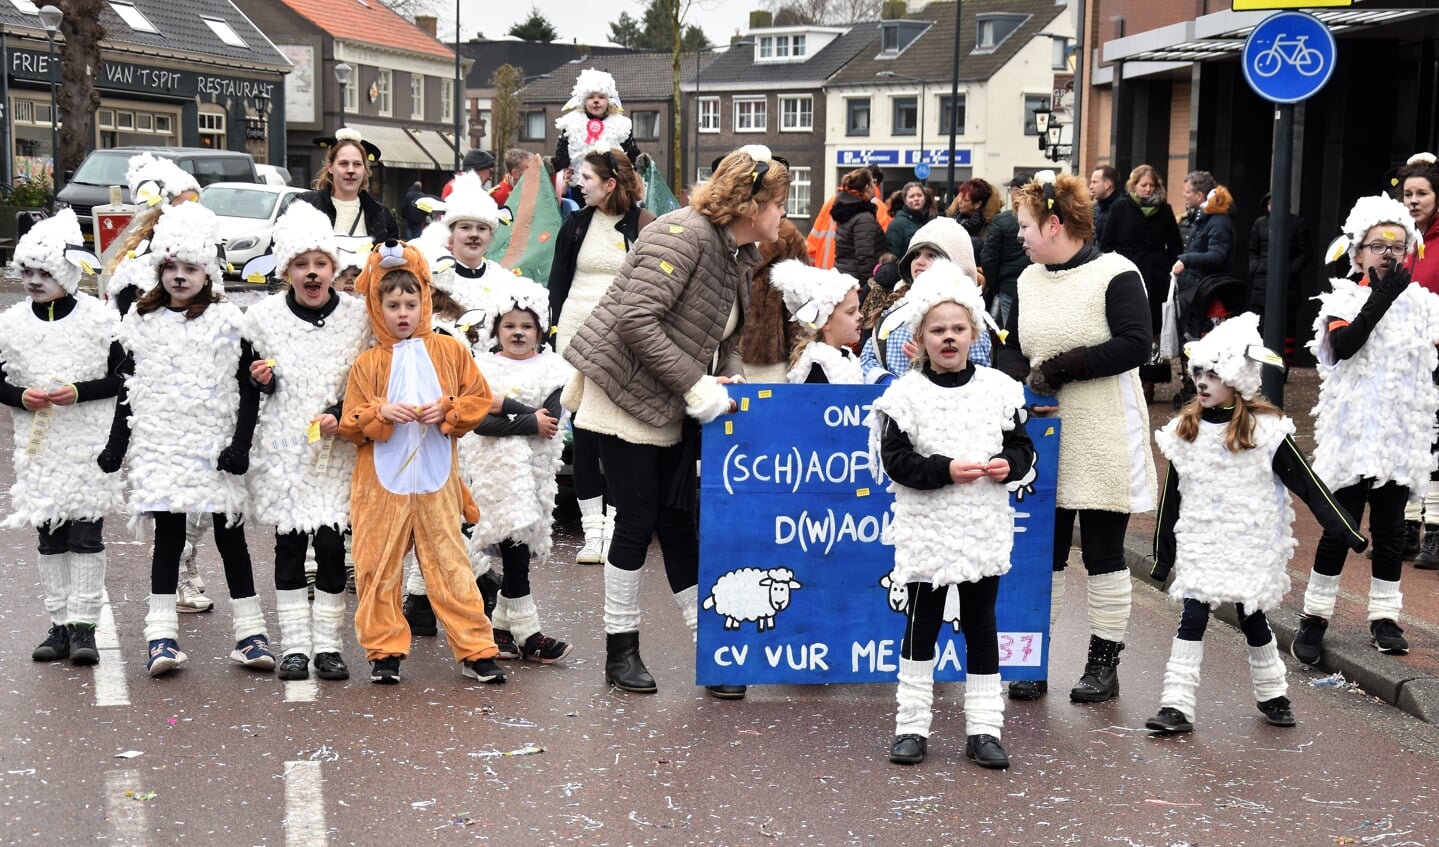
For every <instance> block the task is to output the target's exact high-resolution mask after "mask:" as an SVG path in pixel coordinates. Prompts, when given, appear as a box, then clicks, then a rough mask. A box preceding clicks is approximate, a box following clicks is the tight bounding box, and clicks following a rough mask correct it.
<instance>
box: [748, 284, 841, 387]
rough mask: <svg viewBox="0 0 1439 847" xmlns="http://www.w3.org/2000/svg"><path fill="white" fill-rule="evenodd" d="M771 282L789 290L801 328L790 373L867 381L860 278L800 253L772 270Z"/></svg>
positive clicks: (806, 379) (798, 378)
mask: <svg viewBox="0 0 1439 847" xmlns="http://www.w3.org/2000/svg"><path fill="white" fill-rule="evenodd" d="M769 284H770V285H772V286H774V287H775V288H777V289H779V291H780V293H782V294H783V295H784V304H785V308H787V309H789V312H790V314H791V315H793V316H794V317H793V320H794V321H795V322H796V323H797V324H799V327H800V331H799V334H798V336H796V338H795V340H794V351H793V352H792V353H791V354H790V369H789V372H788V373H787V374H785V377H786V379H788V380H789V382H790V383H791V384H804V383H834V384H848V385H858V384H861V383H863V382H864V374H863V372H862V371H861V370H860V367H859V357H858V356H856V355H855V354H854V350H853V349H852V347H853V345H855V344H858V343H859V283H857V282H855V279H854V277H852V276H850V275H849V274H845V273H840V272H839V271H837V270H835V269H834V268H829V269H824V268H812V267H810V266H809V265H807V264H805V263H804V262H802V261H800V260H798V259H790V260H788V261H785V262H780V263H779V264H777V265H775V266H774V268H772V269H771V270H770V274H769Z"/></svg>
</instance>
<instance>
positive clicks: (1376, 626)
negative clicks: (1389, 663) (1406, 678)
mask: <svg viewBox="0 0 1439 847" xmlns="http://www.w3.org/2000/svg"><path fill="white" fill-rule="evenodd" d="M1369 643H1371V644H1373V645H1374V649H1376V650H1378V651H1379V652H1380V653H1388V654H1389V655H1391V656H1403V655H1406V654H1407V653H1408V652H1409V642H1408V641H1406V640H1405V639H1404V630H1402V629H1400V628H1399V624H1397V623H1395V622H1394V621H1391V620H1389V619H1388V618H1383V619H1381V620H1377V621H1370V622H1369Z"/></svg>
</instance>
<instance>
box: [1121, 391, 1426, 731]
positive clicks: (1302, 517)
mask: <svg viewBox="0 0 1439 847" xmlns="http://www.w3.org/2000/svg"><path fill="white" fill-rule="evenodd" d="M1174 385H1175V386H1177V385H1178V383H1177V381H1176V383H1174ZM1318 393H1319V376H1318V373H1317V372H1316V371H1315V370H1314V369H1313V368H1297V369H1295V370H1293V371H1291V372H1290V375H1289V382H1288V384H1287V385H1286V386H1285V392H1284V401H1285V402H1284V407H1285V413H1286V414H1288V415H1289V417H1290V418H1291V419H1293V421H1294V425H1295V429H1296V432H1295V441H1296V442H1298V444H1299V449H1300V450H1302V451H1303V452H1304V453H1305V454H1306V455H1308V454H1310V453H1311V452H1312V451H1313V450H1314V420H1313V418H1312V417H1310V410H1311V409H1312V408H1313V407H1314V402H1315V400H1316V398H1317V397H1318ZM1169 398H1170V391H1167V390H1166V389H1165V388H1163V387H1160V388H1159V390H1158V391H1157V399H1156V402H1154V403H1152V404H1150V406H1149V416H1150V421H1149V422H1150V425H1151V428H1152V429H1158V428H1160V427H1162V426H1163V425H1164V424H1165V423H1166V422H1168V421H1169V419H1170V418H1171V417H1173V416H1174V408H1173V406H1172V404H1171V403H1170V399H1169ZM1151 444H1152V439H1151ZM1154 458H1155V466H1156V468H1157V470H1158V472H1159V474H1158V476H1159V480H1160V481H1161V484H1162V481H1163V479H1164V471H1165V467H1166V463H1165V461H1164V459H1163V457H1161V456H1160V455H1159V451H1158V450H1157V449H1156V450H1155V452H1154ZM1294 511H1295V520H1294V536H1295V538H1296V539H1298V541H1299V547H1298V549H1297V550H1296V551H1295V553H1294V558H1293V560H1291V561H1290V563H1289V575H1290V577H1291V578H1292V579H1293V587H1292V588H1291V589H1290V591H1289V594H1288V595H1287V596H1286V597H1285V599H1284V606H1283V608H1281V609H1277V610H1275V611H1274V612H1273V613H1272V614H1270V615H1269V623H1270V626H1271V627H1272V628H1273V629H1274V635H1275V637H1276V638H1278V640H1279V645H1280V649H1281V650H1282V651H1284V652H1286V653H1287V651H1288V649H1289V644H1290V642H1291V641H1293V640H1294V634H1295V632H1296V630H1297V629H1298V623H1299V614H1300V612H1301V611H1302V608H1303V605H1304V589H1305V586H1306V585H1307V584H1308V580H1309V571H1310V568H1311V567H1312V566H1313V563H1314V548H1315V545H1316V544H1317V543H1318V541H1319V537H1320V535H1321V534H1322V533H1321V531H1320V529H1319V525H1318V524H1317V523H1316V522H1315V520H1314V517H1313V516H1312V515H1311V514H1309V511H1308V510H1307V509H1305V508H1304V506H1303V504H1302V503H1298V502H1296V503H1295V509H1294ZM1363 527H1364V532H1365V534H1366V535H1367V534H1368V532H1369V519H1368V515H1367V514H1366V515H1365V517H1364V518H1363ZM1153 541H1154V515H1153V514H1152V513H1149V514H1143V515H1135V516H1134V517H1133V518H1131V519H1130V522H1129V538H1128V539H1127V540H1126V541H1125V556H1126V558H1127V559H1128V561H1129V569H1130V571H1131V572H1132V573H1133V574H1134V575H1135V577H1137V578H1138V580H1139V581H1140V582H1142V583H1144V584H1146V585H1149V586H1155V583H1154V582H1153V580H1151V579H1150V578H1149V567H1150V556H1151V551H1152V549H1153ZM1370 573H1371V571H1370V564H1369V560H1368V559H1367V558H1365V557H1364V555H1363V554H1362V553H1360V554H1354V553H1351V554H1350V556H1349V559H1348V561H1346V562H1345V565H1344V573H1343V575H1342V577H1341V579H1340V587H1339V603H1338V605H1337V607H1336V608H1335V613H1334V618H1333V619H1332V620H1331V621H1330V622H1329V630H1328V632H1327V634H1326V635H1325V638H1324V658H1323V660H1322V661H1321V663H1320V665H1319V667H1318V668H1316V669H1315V670H1313V671H1307V672H1308V673H1317V674H1318V675H1328V674H1332V673H1335V672H1338V673H1342V674H1343V675H1344V678H1345V679H1346V680H1349V681H1351V682H1357V683H1358V684H1359V686H1360V687H1361V688H1363V689H1364V691H1365V692H1367V693H1369V694H1372V695H1374V696H1375V697H1378V698H1379V699H1381V700H1383V701H1385V702H1387V703H1390V704H1391V705H1394V706H1397V707H1398V708H1400V709H1403V710H1404V711H1406V712H1408V713H1409V714H1411V715H1413V716H1415V717H1417V718H1419V719H1420V720H1423V721H1426V722H1428V723H1439V573H1436V572H1435V571H1422V570H1416V569H1415V568H1414V565H1413V563H1412V562H1408V561H1406V562H1405V563H1404V571H1403V574H1402V576H1401V577H1400V584H1401V586H1402V587H1403V591H1404V614H1403V616H1402V617H1401V619H1400V621H1399V623H1400V626H1402V627H1403V628H1404V635H1405V637H1406V638H1407V639H1408V640H1409V655H1407V656H1386V655H1384V654H1383V653H1380V652H1378V651H1377V650H1375V649H1374V647H1373V646H1372V645H1371V644H1370V643H1369V623H1368V620H1367V618H1366V606H1367V601H1368V596H1369V578H1370ZM1216 616H1217V617H1218V618H1219V619H1220V620H1223V621H1225V622H1227V623H1229V624H1231V625H1234V626H1237V625H1238V622H1237V620H1236V619H1235V616H1234V606H1233V605H1232V604H1230V605H1225V606H1224V607H1222V608H1221V609H1220V610H1219V611H1218V613H1217V615H1216ZM1178 622H1179V614H1178V607H1176V610H1175V624H1176V625H1177V624H1178ZM1290 662H1291V664H1294V665H1298V663H1297V662H1294V661H1293V660H1292V659H1291V660H1290ZM1299 667H1301V668H1302V667H1303V666H1299ZM1300 672H1301V673H1304V672H1306V671H1302V670H1301V671H1300Z"/></svg>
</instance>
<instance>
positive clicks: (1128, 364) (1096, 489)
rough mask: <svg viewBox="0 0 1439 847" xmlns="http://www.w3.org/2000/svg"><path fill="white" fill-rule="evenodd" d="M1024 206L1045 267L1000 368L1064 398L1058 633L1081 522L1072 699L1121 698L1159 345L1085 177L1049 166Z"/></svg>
mask: <svg viewBox="0 0 1439 847" xmlns="http://www.w3.org/2000/svg"><path fill="white" fill-rule="evenodd" d="M1015 208H1016V212H1017V214H1018V217H1019V238H1020V240H1021V241H1022V242H1023V243H1024V249H1025V252H1027V253H1028V254H1029V257H1030V258H1031V259H1033V260H1034V264H1032V265H1030V266H1029V267H1028V268H1025V270H1024V272H1023V273H1022V274H1021V275H1020V277H1019V300H1018V302H1017V303H1016V305H1015V308H1014V311H1013V312H1011V313H1010V315H1009V322H1008V330H1009V331H1008V333H1007V334H1006V338H1005V343H1004V344H1003V346H1002V347H1001V348H997V349H996V351H995V366H996V367H999V368H1000V369H1002V370H1005V371H1006V372H1008V373H1009V374H1010V375H1011V376H1015V377H1017V378H1021V379H1028V381H1029V386H1030V388H1032V389H1033V390H1034V391H1035V392H1036V393H1038V394H1040V395H1043V396H1047V397H1054V398H1055V399H1056V401H1057V405H1058V411H1059V413H1060V415H1061V416H1062V419H1063V421H1064V432H1063V435H1062V436H1061V438H1060V444H1059V472H1058V480H1057V485H1058V490H1057V491H1056V495H1055V506H1056V508H1055V514H1054V570H1055V573H1056V576H1055V579H1054V583H1053V586H1052V588H1051V603H1050V622H1051V623H1050V628H1051V629H1053V621H1054V620H1055V619H1057V618H1058V616H1059V610H1060V608H1061V603H1062V601H1063V597H1064V580H1063V577H1062V575H1060V572H1061V571H1063V570H1064V567H1065V564H1066V563H1067V561H1068V559H1069V547H1070V542H1071V539H1072V537H1073V534H1074V525H1075V522H1076V521H1078V523H1079V525H1080V530H1081V532H1080V538H1081V540H1080V550H1081V552H1082V554H1083V558H1084V570H1085V572H1086V573H1087V574H1088V576H1089V604H1088V605H1089V630H1090V638H1089V657H1088V659H1087V660H1086V662H1085V666H1084V673H1083V675H1082V676H1080V678H1079V682H1078V684H1076V685H1075V686H1074V688H1073V689H1072V690H1071V691H1070V692H1069V698H1070V699H1071V700H1073V701H1074V702H1076V703H1099V702H1102V701H1105V700H1109V699H1111V698H1113V697H1115V696H1117V695H1118V694H1119V672H1118V665H1119V652H1120V651H1121V650H1123V649H1124V635H1125V631H1126V629H1127V628H1128V626H1129V604H1130V583H1129V571H1128V569H1127V567H1126V566H1125V563H1124V536H1125V532H1126V530H1127V528H1128V526H1129V515H1130V514H1131V513H1133V512H1146V511H1149V510H1150V509H1153V508H1154V458H1153V456H1152V455H1151V453H1150V450H1149V410H1148V408H1147V407H1146V405H1145V402H1144V395H1143V392H1142V389H1141V387H1140V383H1139V372H1138V368H1139V366H1140V365H1142V364H1144V363H1145V362H1146V361H1148V358H1149V347H1150V343H1151V341H1152V333H1151V330H1150V325H1149V299H1148V295H1146V294H1145V289H1144V280H1143V278H1142V277H1141V276H1140V275H1139V270H1138V269H1137V268H1135V267H1134V264H1133V263H1132V262H1130V261H1129V260H1128V259H1126V258H1124V257H1123V256H1120V255H1118V254H1116V253H1101V252H1100V251H1099V248H1097V247H1095V246H1094V244H1093V237H1094V209H1093V203H1092V202H1091V199H1090V196H1089V189H1088V188H1087V187H1086V186H1085V184H1084V182H1083V181H1082V180H1080V179H1079V178H1077V177H1073V176H1069V175H1068V174H1061V175H1059V176H1058V177H1056V176H1055V175H1054V173H1053V172H1052V171H1041V172H1040V173H1039V174H1037V175H1036V176H1035V181H1034V182H1031V183H1029V184H1028V185H1026V186H1025V187H1024V189H1023V190H1022V191H1020V192H1019V194H1018V195H1017V196H1016V199H1015ZM1040 411H1043V409H1041V408H1036V412H1040ZM1047 691H1048V683H1047V682H1046V681H1038V682H1015V683H1014V684H1012V685H1011V686H1010V688H1009V696H1010V697H1011V698H1012V699H1016V700H1035V699H1038V698H1040V697H1042V696H1044V694H1045V693H1046V692H1047Z"/></svg>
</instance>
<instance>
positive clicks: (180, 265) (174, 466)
mask: <svg viewBox="0 0 1439 847" xmlns="http://www.w3.org/2000/svg"><path fill="white" fill-rule="evenodd" d="M219 237H220V233H219V222H218V220H217V219H216V217H215V214H214V213H213V212H211V211H210V210H209V209H206V208H205V207H204V206H201V205H200V204H199V203H183V204H181V205H179V206H168V207H166V209H165V211H164V213H162V214H161V216H160V220H159V222H157V223H156V224H155V234H154V236H153V238H152V239H151V248H150V253H149V258H150V261H151V268H152V272H153V273H154V274H155V276H156V278H157V279H158V280H159V285H157V286H155V287H153V288H151V289H150V290H149V291H148V292H146V293H145V294H143V295H141V297H140V299H139V300H138V301H136V303H135V309H134V311H133V312H132V313H131V314H130V315H129V316H128V317H126V318H125V320H124V322H123V323H121V325H120V335H119V340H120V343H121V345H123V347H124V348H125V351H126V353H127V354H128V358H127V360H126V362H125V363H124V365H123V367H122V372H123V374H124V375H125V377H126V379H125V384H124V387H123V388H122V390H121V394H120V402H119V404H118V405H117V406H116V411H115V421H114V423H113V425H112V426H111V430H110V442H109V444H108V445H107V446H106V448H105V450H104V451H103V452H102V453H101V454H100V466H101V468H102V469H103V470H105V471H106V472H107V473H113V472H115V471H117V470H119V468H120V463H121V461H122V460H123V458H124V457H125V454H126V453H127V452H128V453H129V454H130V509H131V511H132V512H133V513H134V514H135V519H136V520H138V519H139V518H140V517H141V516H142V515H144V514H147V513H148V514H150V515H152V516H153V517H154V521H155V546H154V553H153V557H152V559H151V563H150V601H149V612H148V613H147V614H146V616H145V640H146V641H147V642H148V643H149V649H150V658H149V671H150V674H151V675H152V676H159V675H161V674H164V673H167V672H168V671H170V670H172V669H173V668H175V667H177V666H179V665H180V664H182V663H183V662H184V661H185V658H186V656H185V654H184V653H182V652H180V647H179V643H178V638H179V623H178V619H177V617H176V611H175V602H176V597H175V589H176V584H177V582H178V578H179V567H180V556H181V553H182V550H183V547H184V544H185V515H186V514H187V513H191V512H195V513H209V514H213V515H214V518H215V546H216V547H217V548H218V549H219V551H220V558H221V560H222V561H223V562H224V566H225V580H226V582H227V583H228V584H229V588H230V611H231V614H232V615H233V622H234V631H235V641H236V644H235V649H234V651H233V652H232V653H231V654H230V658H231V659H233V660H234V661H236V662H238V663H240V664H242V665H244V666H246V667H249V668H255V669H258V670H270V669H272V668H274V666H275V659H274V656H273V655H272V654H271V653H270V648H269V637H268V634H267V633H266V631H265V618H264V614H263V613H262V612H261V610H260V598H259V597H257V596H256V595H255V578H254V573H253V571H252V570H251V567H250V550H249V547H248V546H247V545H246V543H245V529H244V527H243V526H241V522H242V520H243V518H244V516H245V510H246V506H247V497H246V494H245V479H244V474H245V471H246V470H247V469H248V467H249V461H250V460H249V454H250V442H251V439H252V437H253V435H254V429H255V419H256V416H257V414H258V412H259V404H260V397H259V391H258V389H256V388H255V387H254V386H253V384H252V383H251V382H250V364H251V362H253V361H254V359H255V355H254V351H253V350H251V349H250V345H249V344H248V343H247V342H246V341H245V340H244V338H243V331H244V316H243V315H242V314H241V312H240V310H239V309H238V308H236V307H235V306H234V305H232V304H230V303H226V302H223V301H221V300H219V299H218V296H217V295H216V293H215V292H216V290H217V289H219V288H220V286H221V279H220V265H219V262H218V260H217V255H218V242H219ZM132 442H133V444H132Z"/></svg>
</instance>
